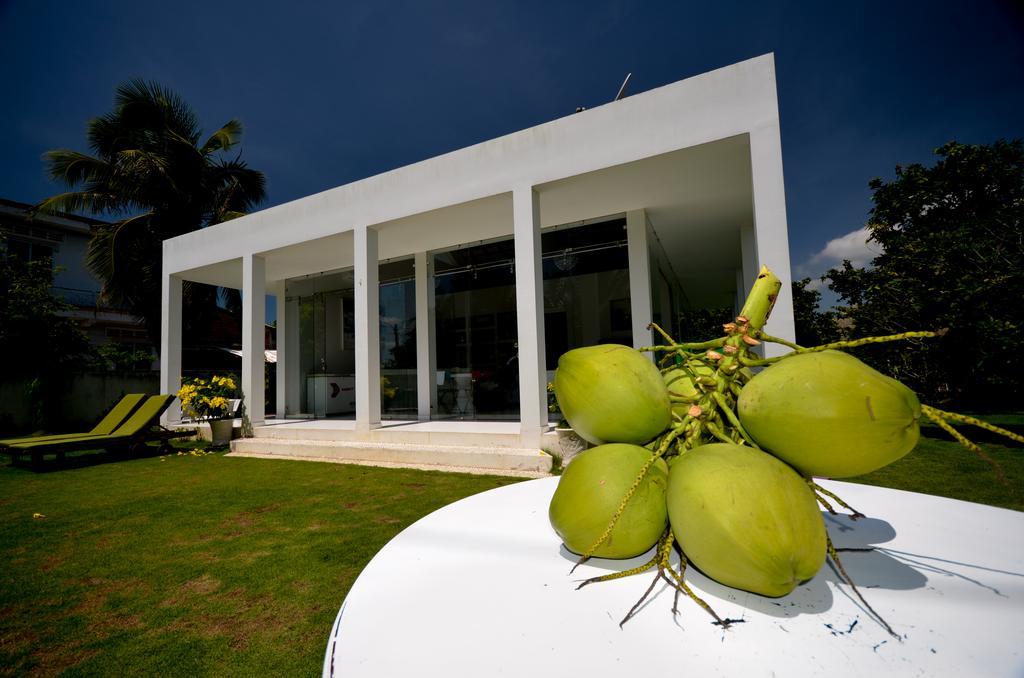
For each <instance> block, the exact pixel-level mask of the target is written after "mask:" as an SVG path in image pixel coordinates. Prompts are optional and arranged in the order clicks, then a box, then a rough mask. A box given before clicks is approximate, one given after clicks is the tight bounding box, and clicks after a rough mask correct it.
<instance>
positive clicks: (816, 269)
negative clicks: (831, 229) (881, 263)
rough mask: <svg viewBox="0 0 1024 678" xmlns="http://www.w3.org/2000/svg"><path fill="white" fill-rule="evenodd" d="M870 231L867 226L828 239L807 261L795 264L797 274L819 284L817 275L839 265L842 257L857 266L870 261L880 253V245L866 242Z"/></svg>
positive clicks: (814, 283) (813, 283) (816, 284)
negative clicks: (808, 277)
mask: <svg viewBox="0 0 1024 678" xmlns="http://www.w3.org/2000/svg"><path fill="white" fill-rule="evenodd" d="M869 235H870V231H868V229H867V228H858V229H857V230H856V231H850V232H849V233H847V234H846V235H843V236H840V237H838V238H833V239H832V240H829V241H828V242H827V243H826V244H825V247H824V248H822V249H821V251H819V252H817V253H815V254H814V255H812V256H811V257H810V258H809V259H808V260H807V261H805V262H804V263H802V264H800V265H799V266H797V274H798V275H799V276H800V277H804V276H810V277H811V278H812V279H813V280H812V285H815V286H816V287H818V286H820V283H819V282H818V281H817V278H818V276H820V275H821V274H822V273H824V272H825V271H827V270H828V269H830V268H833V267H835V266H839V265H840V264H842V263H843V260H844V259H849V260H850V263H852V264H853V265H854V266H857V267H863V266H866V265H868V264H870V263H871V260H872V259H874V258H875V257H877V256H878V255H879V254H881V253H882V248H881V246H880V245H879V244H878V243H876V242H868V236H869Z"/></svg>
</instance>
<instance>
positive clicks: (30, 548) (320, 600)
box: [0, 438, 1024, 675]
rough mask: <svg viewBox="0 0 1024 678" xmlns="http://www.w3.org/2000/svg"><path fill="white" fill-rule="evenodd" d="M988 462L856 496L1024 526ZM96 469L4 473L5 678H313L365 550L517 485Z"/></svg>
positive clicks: (1023, 466) (326, 468) (1011, 468)
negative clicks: (975, 506) (919, 502)
mask: <svg viewBox="0 0 1024 678" xmlns="http://www.w3.org/2000/svg"><path fill="white" fill-rule="evenodd" d="M985 449H986V451H987V452H988V453H989V454H991V455H992V456H993V457H994V458H996V459H997V460H999V461H1000V462H1001V463H1002V465H1003V468H1004V469H1005V471H1006V475H1007V479H1008V484H1007V486H1004V485H1001V484H999V483H998V482H997V481H996V476H995V475H994V473H993V472H992V470H991V469H990V467H989V466H988V465H987V464H985V463H984V462H982V461H980V460H978V459H977V458H976V457H974V456H973V455H971V454H970V453H969V452H967V451H965V450H963V449H962V448H960V447H959V446H958V445H956V444H955V443H953V442H949V441H946V440H941V439H936V438H922V441H921V443H920V445H919V446H918V448H917V449H916V450H915V451H914V452H912V453H911V454H910V455H908V456H907V457H905V458H904V459H902V460H900V461H898V462H896V463H895V464H892V465H891V466H889V467H887V468H885V469H883V470H881V471H877V472H875V473H872V474H869V475H867V476H862V477H860V478H854V479H851V480H852V481H854V482H863V483H868V484H873V485H885V486H888V487H895V488H900V489H906V490H912V491H916V492H926V493H931V494H938V495H943V496H948V497H954V498H958V499H966V500H969V501H976V502H982V503H988V504H992V505H995V506H1002V507H1005V508H1012V509H1016V510H1024V497H1022V488H1024V449H1022V448H1019V447H1018V448H1008V447H1002V446H997V445H988V444H986V445H985ZM92 461H93V459H92V458H89V457H85V456H83V457H81V458H78V459H70V460H69V461H68V466H69V467H70V468H67V469H66V470H61V471H59V472H51V473H33V472H31V471H28V470H25V469H21V468H13V467H10V466H6V467H0V562H3V563H5V564H6V567H4V568H3V569H2V570H0V675H58V674H64V675H150V674H171V675H180V674H193V675H314V674H317V673H318V672H319V670H320V666H321V662H322V659H323V653H324V649H325V644H326V640H327V635H328V633H329V631H330V628H331V623H332V621H333V619H334V616H335V614H336V613H337V610H338V607H339V606H340V604H341V601H342V600H343V599H344V597H345V594H346V592H347V591H348V590H349V588H350V587H351V585H352V583H353V581H354V580H355V578H356V576H357V575H358V574H359V572H360V570H361V569H362V568H363V566H364V565H365V564H366V563H367V562H368V561H369V560H370V558H371V557H373V555H374V554H375V553H376V552H377V550H379V549H380V548H381V547H382V546H383V545H384V544H385V543H386V542H387V541H388V540H389V539H390V538H391V537H393V536H394V535H395V534H397V533H398V532H399V531H400V530H401V529H402V528H404V527H406V526H407V525H409V524H411V523H412V522H414V521H415V520H417V519H418V518H420V517H422V516H423V515H426V514H427V513H429V512H431V511H433V510H435V509H437V508H439V507H441V506H443V505H445V504H448V503H450V502H452V501H455V500H457V499H460V498H462V497H465V496H468V495H471V494H474V493H477V492H481V491H484V490H488V489H491V488H494V487H499V486H502V485H507V484H509V483H513V482H516V479H512V478H499V477H490V476H469V475H460V474H442V473H432V472H424V471H412V470H396V469H378V468H369V467H360V466H344V465H335V464H315V463H298V462H292V461H271V460H265V459H244V458H229V457H225V456H224V455H223V454H221V453H212V454H207V453H206V452H204V451H203V450H202V449H200V450H199V451H197V452H196V454H195V455H192V454H187V453H186V454H183V455H180V456H179V455H174V456H169V457H167V458H166V459H161V458H159V457H150V458H145V459H137V460H131V461H119V462H118V463H104V464H92V465H86V464H90V463H91V462H92ZM76 465H78V466H80V467H77V468H76ZM860 508H862V509H864V510H870V507H860ZM36 513H38V514H42V515H43V516H45V517H33V514H36Z"/></svg>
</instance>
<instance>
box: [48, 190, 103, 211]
mask: <svg viewBox="0 0 1024 678" xmlns="http://www.w3.org/2000/svg"><path fill="white" fill-rule="evenodd" d="M115 203H116V201H115V200H114V198H113V197H112V196H111V195H109V194H106V193H100V192H95V191H89V190H84V191H69V192H67V193H59V194H57V195H54V196H51V197H49V198H47V199H45V200H43V201H42V202H40V203H38V204H37V205H34V206H33V207H32V209H31V210H30V211H31V213H32V214H80V213H82V212H86V213H91V214H104V213H109V212H113V211H117V208H116V207H115Z"/></svg>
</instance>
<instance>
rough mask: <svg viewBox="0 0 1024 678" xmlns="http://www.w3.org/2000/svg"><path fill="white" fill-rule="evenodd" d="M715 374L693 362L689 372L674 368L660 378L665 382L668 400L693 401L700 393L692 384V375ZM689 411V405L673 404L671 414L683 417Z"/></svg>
mask: <svg viewBox="0 0 1024 678" xmlns="http://www.w3.org/2000/svg"><path fill="white" fill-rule="evenodd" d="M714 373H715V370H714V369H713V368H712V367H709V366H708V365H705V364H704V363H701V362H694V363H691V364H690V365H689V370H686V369H683V368H682V367H681V366H680V367H674V368H672V369H671V370H669V371H668V372H665V374H663V375H662V378H663V379H664V381H665V387H666V388H668V394H669V397H670V398H687V399H695V398H699V397H700V395H701V393H700V391H698V390H697V385H696V384H694V383H693V375H696V376H697V377H705V376H708V377H709V376H711V375H712V374H714ZM689 409H690V403H686V402H673V403H672V412H674V413H675V414H677V415H679V416H680V417H685V416H686V413H687V412H688V411H689Z"/></svg>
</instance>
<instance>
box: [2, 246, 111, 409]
mask: <svg viewBox="0 0 1024 678" xmlns="http://www.w3.org/2000/svg"><path fill="white" fill-rule="evenodd" d="M3 249H6V248H5V247H4V244H3V242H2V241H0V250H3ZM52 286H53V264H52V263H51V262H50V260H49V259H45V260H40V261H31V262H23V261H21V260H20V259H18V258H17V257H15V256H13V255H7V254H6V253H5V252H3V251H0V319H2V320H0V355H2V356H3V370H2V371H0V381H4V382H23V383H24V384H25V391H24V394H23V395H24V397H25V398H26V399H27V400H28V402H29V403H30V410H31V412H32V420H33V422H32V423H33V425H34V426H36V427H38V426H42V425H44V424H45V423H46V422H45V420H46V414H47V409H46V408H45V407H44V406H43V403H44V402H46V401H47V400H48V399H49V398H50V397H51V396H52V395H53V394H54V392H55V390H56V389H57V388H59V386H60V384H61V380H62V377H64V376H65V375H66V374H67V373H68V371H70V370H74V369H77V368H80V367H83V366H84V365H85V363H86V360H87V359H88V357H89V355H90V353H91V349H90V347H89V340H88V339H87V338H86V336H85V334H83V333H82V331H81V330H80V329H79V328H78V326H77V325H76V324H75V323H74V321H73V320H71V318H69V317H67V316H66V315H63V314H64V313H66V312H67V311H70V310H71V309H72V306H71V304H69V303H67V302H66V301H64V300H63V299H61V298H59V297H55V296H53V295H52V293H51V288H52ZM10 425H11V421H10V419H9V415H8V413H6V412H0V426H4V427H6V426H10Z"/></svg>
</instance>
